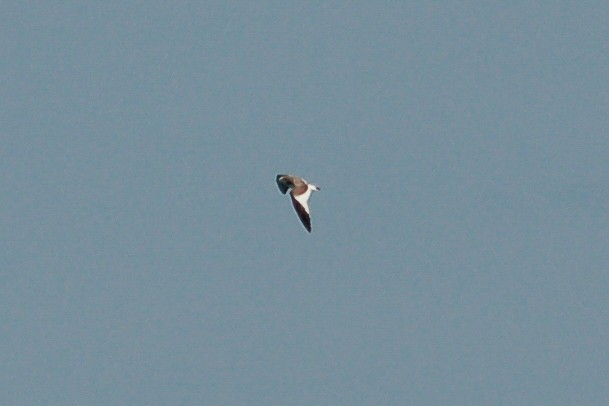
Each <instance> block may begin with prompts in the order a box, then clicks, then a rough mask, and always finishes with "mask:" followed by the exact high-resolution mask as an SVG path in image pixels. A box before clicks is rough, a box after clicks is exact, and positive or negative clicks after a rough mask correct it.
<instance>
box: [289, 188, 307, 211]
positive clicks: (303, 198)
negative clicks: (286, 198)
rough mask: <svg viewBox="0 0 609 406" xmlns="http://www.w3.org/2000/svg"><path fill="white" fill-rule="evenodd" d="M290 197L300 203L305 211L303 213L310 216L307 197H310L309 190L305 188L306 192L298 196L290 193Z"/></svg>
mask: <svg viewBox="0 0 609 406" xmlns="http://www.w3.org/2000/svg"><path fill="white" fill-rule="evenodd" d="M292 196H293V197H294V199H295V200H296V201H297V202H298V203H300V205H301V206H302V208H303V209H305V211H306V212H307V213H308V214H311V212H310V211H309V203H308V201H309V197H310V196H311V188H310V187H307V191H306V192H304V193H302V194H299V195H295V194H294V193H292Z"/></svg>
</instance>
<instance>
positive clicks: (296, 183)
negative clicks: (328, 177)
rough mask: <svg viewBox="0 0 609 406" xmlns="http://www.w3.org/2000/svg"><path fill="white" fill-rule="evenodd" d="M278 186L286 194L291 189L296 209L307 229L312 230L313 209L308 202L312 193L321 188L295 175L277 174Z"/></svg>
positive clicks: (291, 196)
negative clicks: (311, 209)
mask: <svg viewBox="0 0 609 406" xmlns="http://www.w3.org/2000/svg"><path fill="white" fill-rule="evenodd" d="M277 186H278V187H279V190H280V191H281V193H283V194H284V195H285V194H286V193H287V191H288V190H290V189H291V190H290V198H291V199H292V204H293V205H294V210H296V214H298V217H299V218H300V221H302V224H303V225H304V227H305V228H306V229H307V231H308V232H311V211H310V209H309V203H308V202H309V198H310V197H311V193H312V192H316V191H318V190H319V188H318V187H317V186H315V185H313V184H310V183H308V182H307V181H306V180H304V179H303V178H300V177H298V176H294V175H277Z"/></svg>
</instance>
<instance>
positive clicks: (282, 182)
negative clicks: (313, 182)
mask: <svg viewBox="0 0 609 406" xmlns="http://www.w3.org/2000/svg"><path fill="white" fill-rule="evenodd" d="M276 180H277V186H278V187H279V190H280V191H281V193H283V194H284V195H285V194H286V192H287V191H288V189H289V188H290V187H293V186H294V183H293V182H292V180H291V179H290V177H289V176H287V175H277V179H276Z"/></svg>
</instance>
